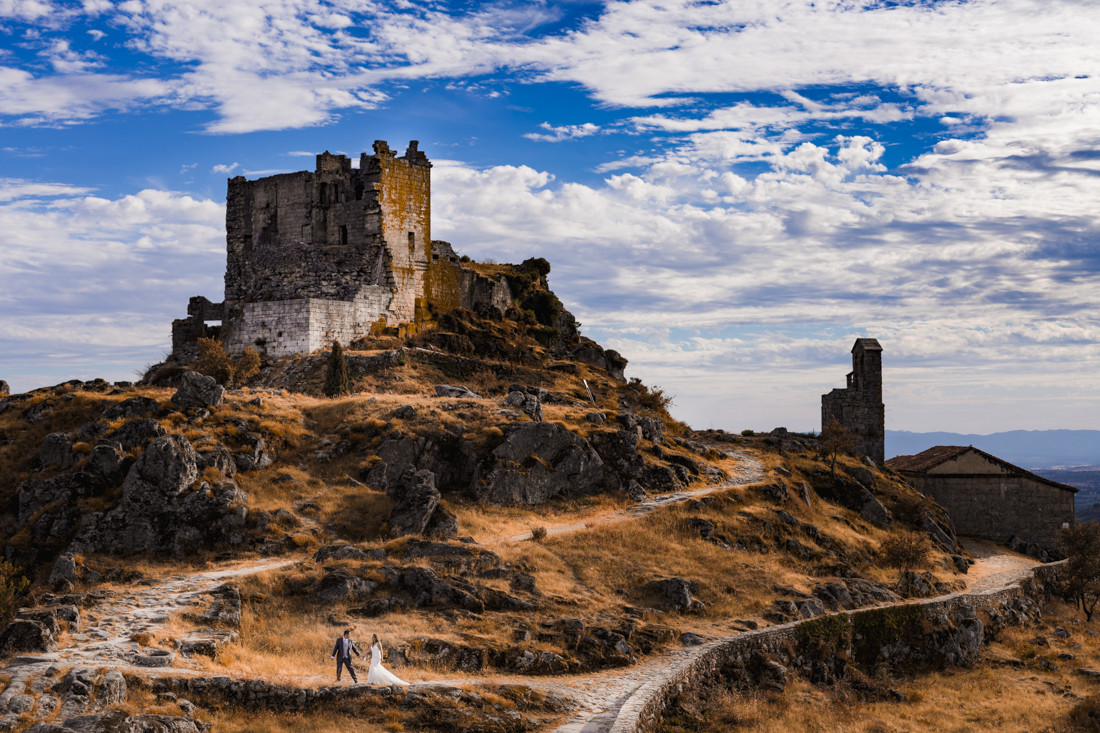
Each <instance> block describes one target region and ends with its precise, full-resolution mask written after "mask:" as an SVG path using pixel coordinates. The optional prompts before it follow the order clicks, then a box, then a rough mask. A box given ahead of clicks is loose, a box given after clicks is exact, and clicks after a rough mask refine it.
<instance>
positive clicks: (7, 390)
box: [0, 379, 11, 395]
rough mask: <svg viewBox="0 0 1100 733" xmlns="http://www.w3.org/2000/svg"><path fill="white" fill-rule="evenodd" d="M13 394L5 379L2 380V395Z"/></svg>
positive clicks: (0, 393) (0, 383)
mask: <svg viewBox="0 0 1100 733" xmlns="http://www.w3.org/2000/svg"><path fill="white" fill-rule="evenodd" d="M10 393H11V387H9V386H8V383H7V382H5V381H4V380H3V379H0V395H6V394H10Z"/></svg>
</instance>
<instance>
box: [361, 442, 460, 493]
mask: <svg viewBox="0 0 1100 733" xmlns="http://www.w3.org/2000/svg"><path fill="white" fill-rule="evenodd" d="M375 452H376V454H377V455H378V457H379V458H380V459H381V460H379V461H377V462H376V463H375V464H374V465H373V466H372V467H371V468H370V469H369V470H367V471H365V472H364V473H363V479H364V480H365V481H366V482H367V483H368V484H369V485H371V486H374V487H377V488H379V489H382V490H383V491H386V492H387V493H389V494H391V495H392V494H393V493H394V490H395V488H396V487H397V485H398V484H399V483H400V481H401V477H402V476H403V475H404V473H405V469H406V468H408V467H410V466H411V467H413V468H415V469H417V470H424V471H431V472H432V474H433V475H434V476H435V485H436V487H437V488H439V489H442V490H445V491H461V492H465V491H468V490H469V489H470V488H471V486H473V485H474V484H475V483H476V482H477V478H478V454H477V450H476V449H475V447H474V444H473V443H472V442H471V441H469V440H463V439H462V438H459V437H456V436H451V435H443V436H441V437H439V438H430V437H425V436H416V435H401V434H400V433H398V434H396V435H394V436H392V437H389V438H387V439H386V440H383V441H382V443H381V444H380V445H379V446H378V448H377V450H376V451H375Z"/></svg>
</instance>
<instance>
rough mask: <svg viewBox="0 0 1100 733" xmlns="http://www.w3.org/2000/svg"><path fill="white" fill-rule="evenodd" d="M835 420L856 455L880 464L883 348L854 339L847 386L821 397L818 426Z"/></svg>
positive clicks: (883, 414) (883, 425)
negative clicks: (852, 444) (849, 438)
mask: <svg viewBox="0 0 1100 733" xmlns="http://www.w3.org/2000/svg"><path fill="white" fill-rule="evenodd" d="M834 420H836V421H837V422H839V423H840V424H841V425H843V426H844V427H845V428H846V429H847V430H848V433H849V434H850V435H851V436H852V442H853V443H854V444H855V450H856V453H857V454H858V455H863V456H867V457H868V458H870V459H871V460H873V461H874V462H875V463H878V464H881V463H882V462H883V460H884V459H885V457H886V406H885V405H884V404H883V403H882V346H880V345H879V342H878V341H877V340H875V339H872V338H860V339H856V342H855V345H854V346H852V371H851V372H850V373H849V374H848V386H847V387H846V388H844V389H834V390H832V391H831V392H829V393H828V394H824V395H821V427H822V429H824V428H825V426H826V425H829V424H830V423H832V422H833V421H834Z"/></svg>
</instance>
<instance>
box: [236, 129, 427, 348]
mask: <svg viewBox="0 0 1100 733" xmlns="http://www.w3.org/2000/svg"><path fill="white" fill-rule="evenodd" d="M431 167H432V164H431V162H429V161H428V158H427V156H426V155H424V153H423V152H421V151H420V150H419V149H418V146H417V142H416V141H415V140H414V141H412V142H410V143H409V147H408V149H407V150H406V152H405V155H404V156H403V157H397V154H396V153H395V152H394V151H393V150H391V149H390V146H389V145H388V144H386V142H385V141H384V140H378V141H375V143H374V154H373V155H368V154H366V153H363V154H362V155H361V156H360V158H359V167H358V168H357V169H356V168H352V166H351V160H350V159H349V158H348V157H347V156H344V155H333V154H331V153H329V152H324V153H321V154H320V155H318V156H317V165H316V170H314V171H300V172H298V173H285V174H281V175H275V176H268V177H267V178H260V179H258V180H255V181H249V180H247V179H245V178H244V176H237V177H236V178H232V179H230V180H229V190H228V194H227V196H226V216H225V228H226V273H225V305H224V321H223V328H222V331H223V333H224V334H225V342H226V349H227V350H228V351H230V352H240V351H241V350H243V349H244V348H245V347H246V346H254V347H255V348H257V350H259V351H260V352H261V353H266V354H268V355H269V356H280V355H284V354H295V353H308V352H310V351H313V350H315V349H318V348H320V347H322V346H325V345H327V344H329V343H331V342H332V341H333V340H339V341H341V342H342V343H350V342H351V341H354V340H355V339H358V338H362V337H364V336H366V335H367V334H368V333H370V330H371V328H372V327H380V326H396V325H401V324H406V323H410V322H412V321H414V320H415V318H416V315H417V313H416V306H417V302H418V300H421V299H423V297H424V295H425V278H426V273H427V272H428V270H429V266H430V264H431V262H432V252H431Z"/></svg>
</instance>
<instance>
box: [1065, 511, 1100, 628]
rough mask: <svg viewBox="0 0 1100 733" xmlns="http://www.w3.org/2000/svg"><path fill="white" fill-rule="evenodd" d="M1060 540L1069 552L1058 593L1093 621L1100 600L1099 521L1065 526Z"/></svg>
mask: <svg viewBox="0 0 1100 733" xmlns="http://www.w3.org/2000/svg"><path fill="white" fill-rule="evenodd" d="M1058 539H1059V544H1061V546H1062V550H1063V551H1064V552H1065V553H1066V564H1065V565H1064V566H1063V569H1062V573H1061V577H1060V579H1059V580H1060V582H1059V583H1058V585H1059V586H1060V587H1059V588H1058V592H1059V595H1061V596H1062V597H1063V598H1065V599H1066V600H1067V601H1070V602H1071V603H1074V604H1075V605H1076V606H1077V608H1078V609H1079V610H1080V611H1081V612H1082V613H1083V614H1085V620H1086V621H1092V615H1093V614H1094V613H1095V612H1096V606H1097V604H1098V603H1100V524H1097V523H1096V522H1081V523H1080V524H1076V525H1074V526H1072V527H1067V528H1066V529H1063V530H1062V531H1061V533H1060V534H1059V537H1058Z"/></svg>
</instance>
